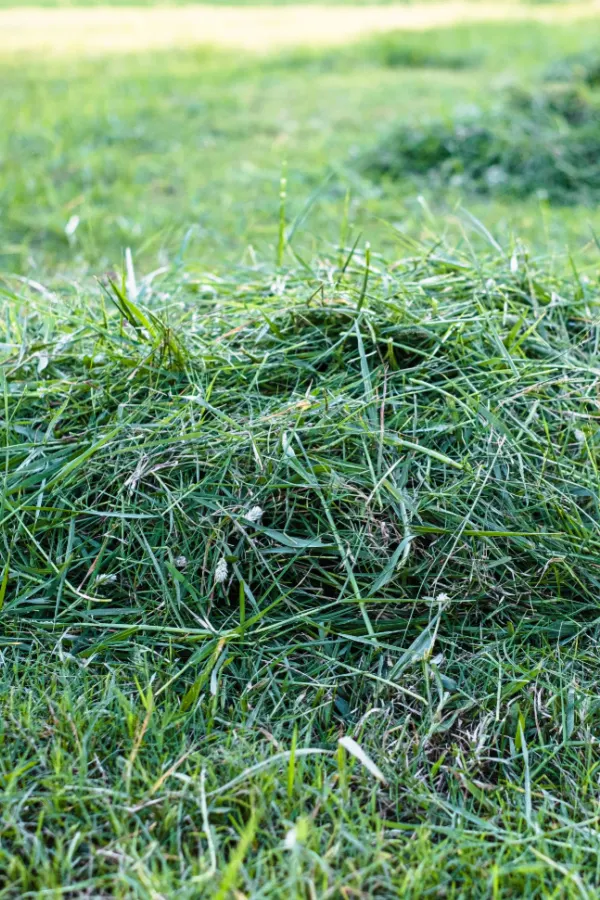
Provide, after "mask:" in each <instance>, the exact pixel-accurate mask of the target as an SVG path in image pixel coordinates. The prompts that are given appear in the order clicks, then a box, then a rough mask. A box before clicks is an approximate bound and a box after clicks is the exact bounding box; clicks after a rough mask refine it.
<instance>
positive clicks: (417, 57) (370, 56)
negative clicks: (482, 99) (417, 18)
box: [272, 31, 482, 72]
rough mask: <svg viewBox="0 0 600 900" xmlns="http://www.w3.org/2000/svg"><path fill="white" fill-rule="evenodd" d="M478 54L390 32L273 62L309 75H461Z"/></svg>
mask: <svg viewBox="0 0 600 900" xmlns="http://www.w3.org/2000/svg"><path fill="white" fill-rule="evenodd" d="M481 59H482V54H481V52H480V51H475V50H473V49H471V48H468V49H466V50H463V49H461V48H457V47H456V43H455V42H454V43H452V42H451V41H447V40H444V38H443V37H442V38H440V35H438V34H435V35H431V34H428V33H427V32H425V33H423V34H419V33H415V34H410V33H407V32H405V31H400V32H394V31H392V32H389V33H386V34H383V35H377V36H375V37H369V38H367V39H365V40H362V41H359V42H358V43H356V44H351V45H350V46H342V47H335V48H333V49H332V48H327V49H325V50H323V49H317V50H315V49H308V48H299V49H296V50H293V51H288V52H287V53H285V54H284V55H282V56H276V57H274V59H273V60H272V65H273V67H276V68H278V69H303V68H306V69H309V70H310V71H312V72H315V71H317V72H328V71H345V70H347V69H349V68H364V67H380V68H383V69H441V70H443V69H448V70H449V71H457V72H459V71H462V70H463V69H470V68H472V67H474V66H476V65H477V64H478V63H479V62H480V61H481Z"/></svg>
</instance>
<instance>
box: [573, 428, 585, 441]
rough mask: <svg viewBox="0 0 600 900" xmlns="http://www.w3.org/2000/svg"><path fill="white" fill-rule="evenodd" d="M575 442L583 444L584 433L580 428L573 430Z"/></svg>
mask: <svg viewBox="0 0 600 900" xmlns="http://www.w3.org/2000/svg"><path fill="white" fill-rule="evenodd" d="M574 433H575V440H576V441H577V442H578V443H579V444H585V432H584V431H582V430H581V428H576V429H575V432H574Z"/></svg>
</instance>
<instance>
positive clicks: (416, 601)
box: [0, 252, 600, 653]
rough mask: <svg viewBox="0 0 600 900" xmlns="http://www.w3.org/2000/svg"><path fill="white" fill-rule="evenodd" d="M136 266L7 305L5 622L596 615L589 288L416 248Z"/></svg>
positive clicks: (403, 630)
mask: <svg viewBox="0 0 600 900" xmlns="http://www.w3.org/2000/svg"><path fill="white" fill-rule="evenodd" d="M162 278H163V283H162V284H160V286H158V287H157V286H156V284H157V283H158V279H157V282H156V283H155V282H151V281H150V280H148V281H146V282H144V283H143V285H142V287H141V288H136V289H135V291H134V290H133V289H132V288H131V284H130V288H129V293H128V291H127V289H126V288H125V286H121V287H117V286H115V285H114V284H112V285H109V286H107V289H106V291H107V293H106V295H105V296H94V295H89V294H87V293H81V294H79V293H74V294H70V295H69V294H68V295H66V296H64V297H60V296H57V295H49V294H43V295H41V296H38V297H37V298H36V296H35V290H32V291H31V292H26V293H24V294H17V293H14V294H13V301H12V309H13V314H12V315H11V316H10V317H9V318H8V319H6V320H5V322H4V324H3V326H2V328H3V332H2V333H0V340H1V341H2V344H1V345H0V346H2V347H3V357H4V359H3V365H2V371H3V374H4V378H5V384H6V392H5V400H4V407H5V408H4V413H3V420H4V434H5V442H6V452H5V466H4V469H3V472H2V476H1V477H2V496H3V513H2V529H1V530H0V552H1V557H2V559H3V560H4V561H5V565H4V573H3V579H2V585H3V587H2V594H3V597H2V599H3V610H2V619H3V622H4V627H5V628H9V629H10V628H20V627H23V626H26V627H28V628H31V627H34V628H41V629H42V630H43V629H48V628H50V629H53V630H55V629H57V628H58V629H60V630H64V631H65V632H67V633H68V635H69V639H70V640H72V641H74V642H75V645H76V647H77V648H78V652H86V653H89V652H92V651H91V650H90V647H94V646H95V645H96V644H95V642H96V640H97V638H98V637H99V636H102V635H104V636H106V635H112V637H111V640H119V635H120V634H121V632H123V633H125V634H127V635H130V634H131V633H135V632H137V631H139V632H141V633H143V632H144V630H152V629H155V630H156V631H162V632H163V633H173V634H179V635H188V636H189V635H190V634H196V635H198V636H200V635H205V636H206V637H208V636H213V637H214V636H220V637H221V638H222V639H224V640H231V641H248V640H251V641H252V642H253V644H254V645H256V646H258V645H259V644H260V643H261V642H265V641H266V642H271V641H273V640H274V639H276V638H277V636H278V635H280V634H282V633H289V629H290V628H291V629H293V630H295V631H297V633H298V636H299V637H300V636H302V639H303V640H304V639H309V638H312V637H316V636H317V635H318V634H319V631H320V629H323V628H325V629H326V630H327V631H328V632H330V633H344V634H346V635H349V634H351V635H363V636H367V637H371V638H372V637H373V635H379V636H380V637H381V638H382V639H384V640H385V641H392V642H398V641H400V642H404V641H405V639H406V637H407V635H410V632H411V629H416V633H420V632H421V631H422V629H423V627H424V625H426V624H427V622H428V621H430V620H431V619H432V617H434V616H435V615H436V614H437V613H438V612H439V611H441V610H443V614H444V629H450V630H452V629H455V628H459V629H460V630H461V632H463V633H464V634H469V633H470V634H472V635H474V636H478V635H480V634H481V629H482V628H487V627H491V626H492V625H493V626H494V627H496V626H499V627H508V626H509V625H510V623H511V622H514V621H515V619H519V620H521V622H522V623H524V624H526V626H527V627H528V628H530V629H531V634H532V635H534V636H538V637H539V636H540V635H542V634H545V635H550V636H551V637H552V636H557V635H559V634H562V633H565V630H566V631H568V630H572V629H573V628H578V627H581V626H583V625H584V623H585V622H586V621H587V620H588V619H589V618H590V617H593V616H597V592H598V585H599V584H600V530H599V521H600V519H599V509H598V473H597V455H598V445H599V441H600V432H599V430H598V386H599V384H600V365H599V363H600V360H599V353H600V351H599V331H598V328H599V325H598V309H599V307H598V290H597V285H591V284H586V283H579V282H577V281H576V280H570V281H566V282H562V281H560V280H555V279H553V278H550V277H548V276H547V275H546V274H545V273H544V271H543V270H540V269H538V267H537V266H536V264H535V262H533V261H530V260H528V259H527V257H526V256H525V255H521V256H516V255H515V256H514V257H513V259H512V261H511V263H510V265H509V261H508V260H507V259H506V258H504V257H498V258H493V259H490V260H487V261H484V260H481V263H480V265H478V267H477V268H474V267H473V265H472V263H471V262H470V261H469V260H468V259H467V258H463V257H461V256H459V255H455V254H448V255H445V254H443V253H440V252H434V253H428V254H426V255H425V254H423V255H421V254H416V255H415V256H414V257H412V258H408V259H405V260H402V261H401V262H398V263H396V264H395V265H394V266H392V267H386V266H385V265H384V264H383V262H381V261H379V260H377V261H375V262H374V261H373V260H371V261H370V262H367V261H366V260H364V259H363V260H358V261H353V262H352V263H350V264H349V265H347V266H346V268H345V269H344V267H343V266H341V267H340V268H336V267H335V266H332V264H331V263H328V264H327V265H323V266H322V267H321V268H316V269H314V270H313V274H312V275H311V276H308V275H307V274H306V273H305V271H304V270H301V271H288V272H286V273H285V274H284V273H279V274H277V275H276V276H273V275H272V274H269V273H263V272H262V271H260V270H250V271H244V272H241V273H239V274H238V273H234V275H232V277H231V280H227V279H225V280H224V279H219V278H209V277H203V278H201V279H193V278H188V279H185V278H184V279H183V280H182V279H181V276H178V280H176V281H171V282H169V276H166V275H163V276H162ZM34 287H35V286H34ZM165 629H166V632H164V630H165Z"/></svg>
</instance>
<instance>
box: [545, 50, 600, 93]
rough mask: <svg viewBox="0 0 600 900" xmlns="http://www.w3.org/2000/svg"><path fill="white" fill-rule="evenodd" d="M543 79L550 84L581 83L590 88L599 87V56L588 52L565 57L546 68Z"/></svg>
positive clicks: (593, 52)
mask: <svg viewBox="0 0 600 900" xmlns="http://www.w3.org/2000/svg"><path fill="white" fill-rule="evenodd" d="M545 78H546V80H547V81H550V82H582V83H583V84H587V85H588V86H589V87H591V88H596V87H600V54H599V53H597V52H596V51H593V50H588V51H587V52H583V53H573V54H570V55H569V56H565V57H564V58H563V59H559V60H556V61H555V62H553V63H552V64H551V65H550V66H548V68H547V69H546V73H545Z"/></svg>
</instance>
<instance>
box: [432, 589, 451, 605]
mask: <svg viewBox="0 0 600 900" xmlns="http://www.w3.org/2000/svg"><path fill="white" fill-rule="evenodd" d="M435 599H436V600H437V602H438V603H445V602H446V600H449V599H450V597H449V596H448V594H445V593H444V592H443V591H442V593H441V594H438V595H437V596H436V598H435Z"/></svg>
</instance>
